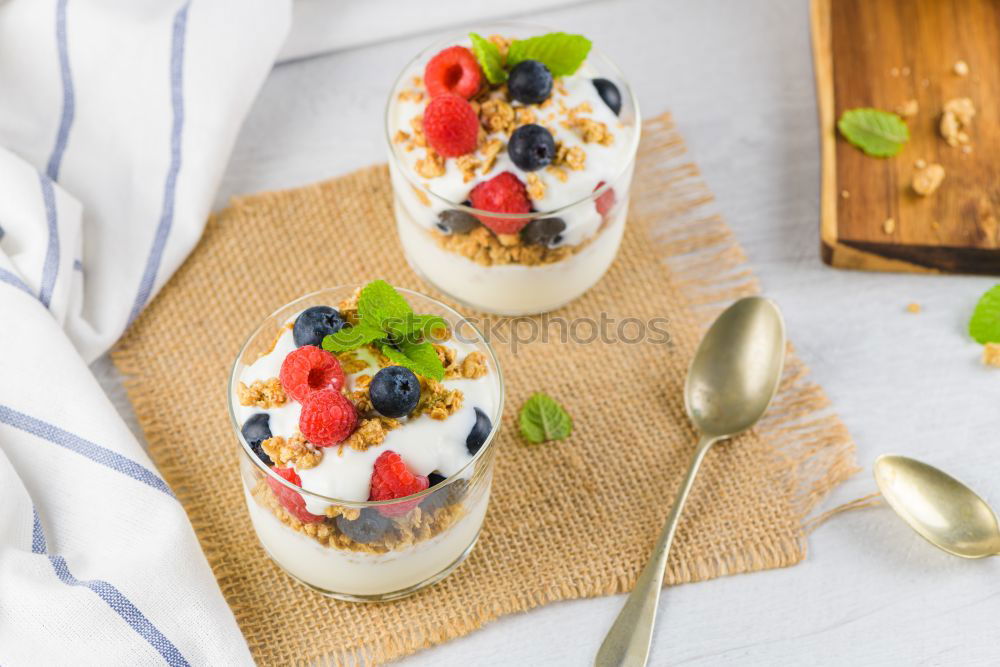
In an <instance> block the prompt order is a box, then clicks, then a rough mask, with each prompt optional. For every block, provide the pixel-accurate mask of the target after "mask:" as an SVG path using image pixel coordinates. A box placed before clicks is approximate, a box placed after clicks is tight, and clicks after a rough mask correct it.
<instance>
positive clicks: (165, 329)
mask: <svg viewBox="0 0 1000 667" xmlns="http://www.w3.org/2000/svg"><path fill="white" fill-rule="evenodd" d="M644 132H645V136H644V138H643V142H642V147H641V149H640V155H639V162H638V166H637V169H636V182H635V183H634V186H633V193H632V200H633V203H632V209H633V213H632V215H631V217H630V220H629V226H628V231H627V232H626V234H625V239H624V241H623V244H622V248H621V252H620V254H619V257H618V259H617V260H616V262H615V264H614V266H612V268H611V270H610V271H609V272H608V274H607V275H606V276H605V277H604V279H603V280H602V281H601V282H600V283H599V284H598V285H597V286H596V287H595V288H594V289H592V290H591V291H590V292H589V293H587V294H586V295H585V296H584V297H583V298H581V299H579V300H577V301H576V302H574V303H572V304H571V305H569V306H567V307H565V308H563V309H561V310H560V311H558V313H556V314H557V315H559V316H561V317H563V318H566V319H567V320H572V319H573V318H578V317H588V318H597V317H598V316H599V314H600V313H601V312H604V313H607V315H608V316H609V317H611V318H615V320H616V321H621V320H622V319H624V318H628V317H634V318H638V319H639V320H642V321H648V320H650V319H651V318H656V317H666V318H668V321H669V324H668V325H667V329H668V330H669V332H670V336H671V338H672V341H671V343H670V344H669V345H663V344H655V343H642V344H631V345H630V344H623V343H618V344H601V343H591V344H586V345H585V344H577V343H569V342H561V341H559V340H558V339H557V338H558V337H550V340H549V342H547V343H542V342H534V343H532V344H530V345H527V346H524V347H522V348H521V349H518V350H517V352H516V354H515V353H514V352H513V351H512V350H511V349H509V348H508V347H506V346H504V345H499V346H498V354H499V356H500V359H501V363H502V366H503V370H504V373H505V377H506V380H507V388H508V403H507V410H506V416H505V418H504V430H503V432H502V433H501V438H500V441H499V442H498V447H499V449H498V451H497V463H496V476H495V481H494V485H493V497H492V501H491V506H490V510H489V514H488V516H487V519H486V523H485V525H484V528H483V533H482V537H481V539H480V542H479V545H478V547H477V548H476V550H475V551H474V552H473V553H472V555H471V556H470V558H469V559H468V561H466V563H464V564H463V565H462V566H461V567H460V568H459V569H458V570H457V571H456V572H455V573H454V574H452V575H451V576H450V577H449V578H448V579H446V580H445V581H444V582H442V583H440V584H438V585H436V586H433V587H431V588H430V589H428V590H425V591H423V592H421V593H419V594H417V595H415V596H413V597H411V598H408V599H406V600H402V601H399V602H393V603H388V604H381V605H359V604H350V603H343V602H336V601H333V600H329V599H327V598H325V597H322V596H320V595H318V594H316V593H313V592H311V591H309V590H307V589H306V588H304V587H302V586H300V585H298V584H296V583H295V582H293V581H292V580H291V579H290V578H288V577H287V576H285V575H284V574H283V573H282V572H281V571H279V570H278V568H277V567H276V566H275V565H273V564H272V563H271V562H270V561H269V560H268V558H267V556H266V555H265V554H264V552H263V550H262V549H261V547H260V546H259V545H258V543H257V539H256V537H255V536H254V533H253V529H252V528H251V525H250V521H249V518H248V516H247V513H246V510H245V508H244V505H243V504H244V500H243V494H242V492H241V490H240V480H239V475H238V471H237V456H238V445H237V442H236V439H235V437H234V436H233V433H232V431H231V427H230V424H229V418H228V415H227V412H226V396H225V388H226V378H227V373H228V372H229V368H230V364H231V363H232V361H233V358H234V357H235V355H236V353H237V351H238V349H239V346H240V344H241V343H242V342H243V340H244V338H245V337H246V336H247V335H248V334H249V332H250V331H251V330H252V329H253V328H254V327H255V326H256V325H257V323H258V322H259V321H260V320H261V319H263V317H264V316H265V315H267V314H268V313H270V312H271V311H272V310H274V309H275V308H277V307H278V306H280V305H282V304H284V303H286V302H287V301H290V300H291V299H293V298H295V297H297V296H299V295H301V294H303V293H305V292H311V291H313V290H316V289H319V288H322V287H328V286H333V285H338V284H343V283H361V282H366V281H368V280H370V279H373V278H376V277H381V278H385V279H387V280H389V281H390V282H392V283H395V284H397V285H401V286H405V287H412V288H415V289H418V290H424V291H427V286H426V285H423V284H422V283H421V282H420V280H419V279H418V278H417V277H416V276H415V275H414V274H413V273H412V272H411V271H410V269H409V267H408V266H407V264H406V262H405V261H404V259H403V255H402V253H401V251H400V248H399V244H398V242H397V240H396V232H395V223H394V222H393V217H392V210H391V199H390V195H391V192H390V186H389V180H388V177H387V172H386V169H385V167H384V166H376V167H372V168H369V169H363V170H361V171H359V172H356V173H353V174H350V175H348V176H344V177H343V178H338V179H335V180H332V181H327V182H324V183H319V184H316V185H311V186H307V187H303V188H298V189H295V190H288V191H284V192H271V193H264V194H259V195H254V196H249V197H244V198H240V199H237V200H235V201H233V202H232V205H231V206H230V207H229V208H228V209H226V210H224V211H222V212H221V213H219V214H218V215H215V216H213V218H212V219H211V220H210V221H209V224H208V227H207V229H206V230H205V236H204V238H203V239H202V241H201V243H200V245H198V247H197V248H196V249H195V251H194V253H192V255H191V257H190V259H188V261H187V263H186V264H184V266H183V267H181V269H180V270H179V271H178V272H177V274H176V275H175V276H174V277H173V279H172V280H171V281H170V282H169V284H167V286H166V287H165V288H164V289H163V291H162V292H161V293H160V295H159V296H158V297H157V298H156V300H155V301H154V302H153V303H152V304H151V305H150V307H149V308H147V309H146V311H145V313H143V315H142V317H140V318H139V320H138V321H137V322H136V323H135V325H134V326H133V327H132V328H131V329H130V330H129V332H128V334H127V335H126V336H125V338H124V339H123V340H122V341H121V343H120V344H119V345H118V346H117V347H116V348H115V350H114V351H113V357H114V360H115V363H116V364H117V365H118V368H119V369H121V371H122V372H123V373H124V374H125V375H126V386H127V388H128V393H129V397H130V398H131V400H132V403H133V405H134V406H135V410H136V413H137V414H138V417H139V421H140V423H141V424H142V427H143V429H144V431H145V435H146V438H147V440H148V441H149V448H150V453H151V455H152V457H153V460H154V461H155V462H156V465H157V466H158V467H159V469H160V471H161V472H162V473H163V475H164V476H165V478H166V480H167V482H168V483H169V484H170V485H171V487H173V489H174V490H175V491H176V492H177V495H178V497H179V498H180V500H181V502H182V503H183V504H184V507H185V509H186V510H187V512H188V515H189V516H190V517H191V521H192V523H193V524H194V528H195V531H196V532H197V534H198V538H199V540H200V541H201V545H202V547H203V548H204V550H205V553H206V555H207V557H208V560H209V562H210V563H211V565H212V568H213V569H214V572H215V576H216V578H217V579H218V581H219V585H220V586H221V588H222V592H223V594H224V595H225V597H226V600H227V601H228V602H229V604H230V606H231V607H232V609H233V611H234V613H235V615H236V619H237V621H238V622H239V624H240V627H241V629H242V630H243V633H244V635H245V636H246V639H247V641H248V643H249V645H250V649H251V651H252V652H253V654H254V656H255V657H256V659H257V660H258V661H259V662H260V663H261V664H290V663H301V662H327V661H328V662H333V663H338V664H342V663H355V662H366V663H367V662H383V661H387V660H391V659H393V658H397V657H399V656H402V655H405V654H407V653H411V652H413V651H415V650H417V649H420V648H422V647H427V646H431V645H433V644H436V643H439V642H443V641H446V640H448V639H451V638H454V637H458V636H460V635H463V634H466V633H468V632H471V631H472V630H475V629H476V628H479V627H481V626H482V625H483V624H484V623H487V622H489V621H491V620H493V619H495V618H497V617H499V616H501V615H504V614H510V613H514V612H519V611H525V610H527V609H531V608H532V607H536V606H538V605H542V604H546V603H549V602H552V601H555V600H564V599H569V598H579V597H588V596H597V595H608V594H611V593H618V592H621V591H626V590H629V589H630V588H631V586H632V584H633V582H634V581H635V579H636V577H637V575H638V572H639V570H640V569H641V567H642V564H643V562H644V561H645V559H646V557H647V554H648V551H649V549H650V548H651V545H652V543H653V540H654V538H655V536H656V534H657V533H658V531H659V529H660V526H661V523H662V521H663V518H664V516H665V515H666V512H667V509H668V504H669V502H670V501H671V499H672V498H673V494H674V492H675V489H676V488H677V485H678V483H679V482H680V479H681V476H682V474H683V471H684V470H685V469H686V467H687V465H688V459H689V456H690V454H691V453H692V450H693V446H694V443H695V440H696V436H695V433H694V432H693V431H692V429H691V427H690V425H689V423H688V420H687V419H686V417H685V416H684V408H683V401H682V387H683V382H684V374H685V371H686V369H687V365H688V362H689V359H690V357H691V354H692V352H693V350H694V348H695V346H696V345H697V342H698V340H699V337H700V335H701V332H702V330H703V327H704V325H705V323H706V321H707V320H708V319H709V318H711V317H712V316H713V314H714V313H715V312H717V308H719V307H721V306H722V305H724V304H725V303H727V302H728V301H730V300H732V299H733V298H735V297H737V296H740V295H744V294H748V293H752V292H754V291H756V286H755V283H754V280H753V277H752V275H751V273H750V271H749V270H748V269H747V268H746V267H745V266H744V256H743V254H742V252H741V250H740V248H739V247H738V246H737V245H736V243H735V242H734V240H733V239H732V236H731V234H730V232H729V230H728V228H727V227H726V225H725V224H724V223H723V222H722V221H721V219H719V218H718V217H715V216H711V215H709V214H708V213H706V211H705V205H706V204H708V202H709V201H710V200H711V193H710V192H709V191H708V190H707V188H706V186H705V185H704V183H703V182H702V181H701V179H700V177H699V175H698V171H697V169H696V167H695V166H694V165H692V164H689V163H685V162H684V161H683V159H682V154H683V152H684V148H683V142H682V139H681V137H680V136H679V134H678V133H677V131H676V129H675V128H674V126H673V124H672V122H671V120H670V118H669V116H661V117H659V118H656V119H654V120H652V121H649V122H647V123H646V125H645V127H644ZM431 293H433V292H431ZM436 296H439V295H436ZM445 300H446V301H447V299H445ZM508 324H509V323H508ZM805 375H806V369H805V368H804V367H803V365H802V363H801V362H800V361H798V360H797V359H796V358H795V356H794V355H792V356H791V358H790V359H789V363H788V364H787V371H786V377H785V381H784V384H783V387H782V390H781V392H780V394H779V396H778V398H777V400H776V402H775V404H774V406H773V407H772V409H771V410H770V412H769V415H768V416H767V418H766V419H765V421H764V422H763V423H762V424H761V425H760V426H759V427H758V428H757V429H756V430H755V431H754V432H752V433H750V434H747V435H744V436H742V437H740V438H738V439H737V440H736V441H734V442H732V443H730V444H727V445H724V446H721V447H717V448H716V449H715V450H713V451H712V453H711V454H709V457H708V460H707V461H706V463H705V466H704V468H703V470H702V473H701V475H700V477H699V479H698V482H697V485H696V487H695V490H694V494H693V496H692V498H691V500H690V503H689V505H688V508H687V510H686V512H685V516H684V519H683V521H682V522H681V525H680V529H679V532H678V534H677V539H676V541H675V543H674V549H673V553H672V554H671V558H670V565H669V568H668V573H667V581H668V582H669V583H671V584H677V583H682V582H691V581H699V580H703V579H707V578H710V577H717V576H721V575H726V574H733V573H737V572H750V571H754V570H762V569H766V568H775V567H783V566H788V565H792V564H794V563H797V562H799V561H801V560H802V559H803V558H804V557H805V550H806V542H805V534H804V531H803V522H804V520H805V517H806V515H807V513H808V512H809V511H810V509H811V508H812V507H813V506H814V505H815V504H816V502H817V501H818V500H819V499H820V498H822V497H823V495H824V494H826V493H827V492H828V491H829V490H830V489H831V488H832V487H834V486H835V485H836V484H838V483H839V482H841V481H842V480H843V479H845V478H846V477H847V476H849V475H850V474H852V473H853V472H854V470H855V467H854V463H853V460H854V446H853V444H852V442H851V441H850V438H849V436H848V434H847V432H846V430H845V429H844V427H843V425H842V424H841V423H840V422H839V421H838V420H837V419H836V418H835V417H833V416H832V415H830V414H828V413H827V412H826V411H825V409H826V407H827V400H826V398H825V396H824V394H823V392H822V391H821V390H820V388H819V387H817V386H815V385H812V384H810V383H809V382H808V381H807V380H806V379H805ZM537 390H544V391H546V392H548V393H550V394H551V395H553V396H555V397H557V398H558V399H559V400H560V401H562V402H563V403H564V404H565V406H566V407H567V408H568V410H569V412H570V413H571V414H572V415H573V417H574V419H575V424H576V429H575V431H574V433H573V435H572V437H571V438H570V439H569V440H566V441H563V442H560V443H557V444H547V445H542V446H530V445H526V444H524V443H523V442H522V441H521V440H520V439H519V437H518V435H517V427H516V423H515V417H516V412H517V409H518V407H519V406H520V405H521V403H522V402H523V400H524V399H525V398H526V397H527V396H528V395H529V394H530V393H532V392H534V391H537Z"/></svg>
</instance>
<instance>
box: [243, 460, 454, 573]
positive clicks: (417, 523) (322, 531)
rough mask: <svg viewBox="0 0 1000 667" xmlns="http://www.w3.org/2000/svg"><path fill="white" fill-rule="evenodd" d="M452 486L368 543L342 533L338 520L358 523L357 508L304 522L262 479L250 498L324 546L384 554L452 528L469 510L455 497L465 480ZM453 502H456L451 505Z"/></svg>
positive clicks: (338, 509) (335, 509)
mask: <svg viewBox="0 0 1000 667" xmlns="http://www.w3.org/2000/svg"><path fill="white" fill-rule="evenodd" d="M450 486H451V487H453V488H444V489H441V490H440V491H438V492H437V493H440V494H443V495H447V496H449V498H447V499H444V500H439V499H437V498H435V494H431V495H430V496H428V500H427V501H425V502H424V503H421V504H420V505H419V506H417V507H415V508H413V509H412V510H411V511H410V512H408V513H407V514H405V515H404V516H400V517H393V518H392V519H386V521H388V522H390V525H389V526H388V528H387V529H386V530H385V532H384V533H383V534H382V535H381V536H379V538H378V539H376V540H374V541H372V542H364V543H363V542H358V541H356V540H354V539H352V538H351V537H350V536H349V535H347V533H345V532H344V531H343V530H341V528H340V527H339V525H338V521H337V519H338V517H343V518H344V519H346V520H348V521H354V520H357V519H358V518H359V517H360V515H361V512H360V511H359V510H358V509H357V508H353V507H338V506H330V507H328V508H327V510H326V519H324V520H323V521H321V522H316V523H303V522H302V521H300V520H299V519H298V518H296V517H294V516H292V515H291V514H290V513H289V512H288V510H286V509H285V508H284V507H283V506H282V505H281V503H280V502H279V500H278V497H277V496H275V495H274V492H273V491H272V490H271V488H270V487H269V486H268V485H267V483H266V481H265V480H263V479H261V480H259V481H258V482H257V484H256V485H255V486H254V488H253V489H252V490H251V492H250V495H251V496H253V498H254V499H255V500H256V501H257V502H258V503H259V504H260V505H262V506H263V507H265V508H267V509H268V510H270V511H271V513H272V514H274V516H275V517H277V518H278V520H279V521H281V522H282V523H283V524H285V525H286V526H288V527H289V528H291V529H292V530H294V531H296V532H298V533H301V534H303V535H305V536H307V537H310V538H312V539H314V540H316V542H318V543H319V544H321V545H323V546H326V547H330V548H333V549H341V550H343V551H354V552H358V553H369V554H384V553H388V552H390V551H401V550H403V549H406V548H408V547H411V546H413V545H414V544H417V543H418V542H423V541H425V540H429V539H431V538H433V537H435V536H437V535H439V534H441V533H442V532H444V531H445V530H447V529H448V528H450V527H451V526H452V525H454V524H455V522H456V521H458V520H459V519H460V518H461V517H462V516H463V515H464V514H465V508H464V507H463V506H462V504H461V502H458V501H457V499H456V498H455V497H456V496H459V495H461V490H462V489H460V488H458V487H461V486H462V484H461V480H459V481H456V482H453V483H452V484H451V485H450ZM449 500H452V501H453V502H448V501H449ZM369 511H370V510H369Z"/></svg>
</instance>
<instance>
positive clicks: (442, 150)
mask: <svg viewBox="0 0 1000 667" xmlns="http://www.w3.org/2000/svg"><path fill="white" fill-rule="evenodd" d="M424 136H425V137H427V142H428V143H429V144H430V145H431V148H433V149H434V150H436V151H437V152H438V154H440V155H442V156H444V157H458V156H459V155H465V154H466V153H471V152H472V151H474V150H476V144H477V143H478V142H479V116H477V115H476V112H475V111H473V110H472V106H471V105H470V104H469V103H468V102H467V101H466V100H465V99H463V98H461V97H459V96H458V95H452V94H451V93H444V94H442V95H438V96H437V97H435V98H434V99H432V100H431V101H430V102H429V103H428V104H427V108H426V109H425V110H424Z"/></svg>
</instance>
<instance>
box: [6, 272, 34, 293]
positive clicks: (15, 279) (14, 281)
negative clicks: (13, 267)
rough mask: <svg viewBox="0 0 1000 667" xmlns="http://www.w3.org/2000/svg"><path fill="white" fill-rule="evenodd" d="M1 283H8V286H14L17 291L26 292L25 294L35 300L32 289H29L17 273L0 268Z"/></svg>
mask: <svg viewBox="0 0 1000 667" xmlns="http://www.w3.org/2000/svg"><path fill="white" fill-rule="evenodd" d="M0 283H7V284H8V285H13V286H14V287H16V288H17V289H19V290H21V291H22V292H24V293H25V294H28V295H29V296H31V298H35V295H34V293H33V292H32V291H31V288H30V287H28V286H27V285H26V284H25V282H24V281H23V280H21V278H20V277H19V276H18V275H17V274H16V273H13V272H12V271H8V270H7V269H5V268H3V267H0Z"/></svg>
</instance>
